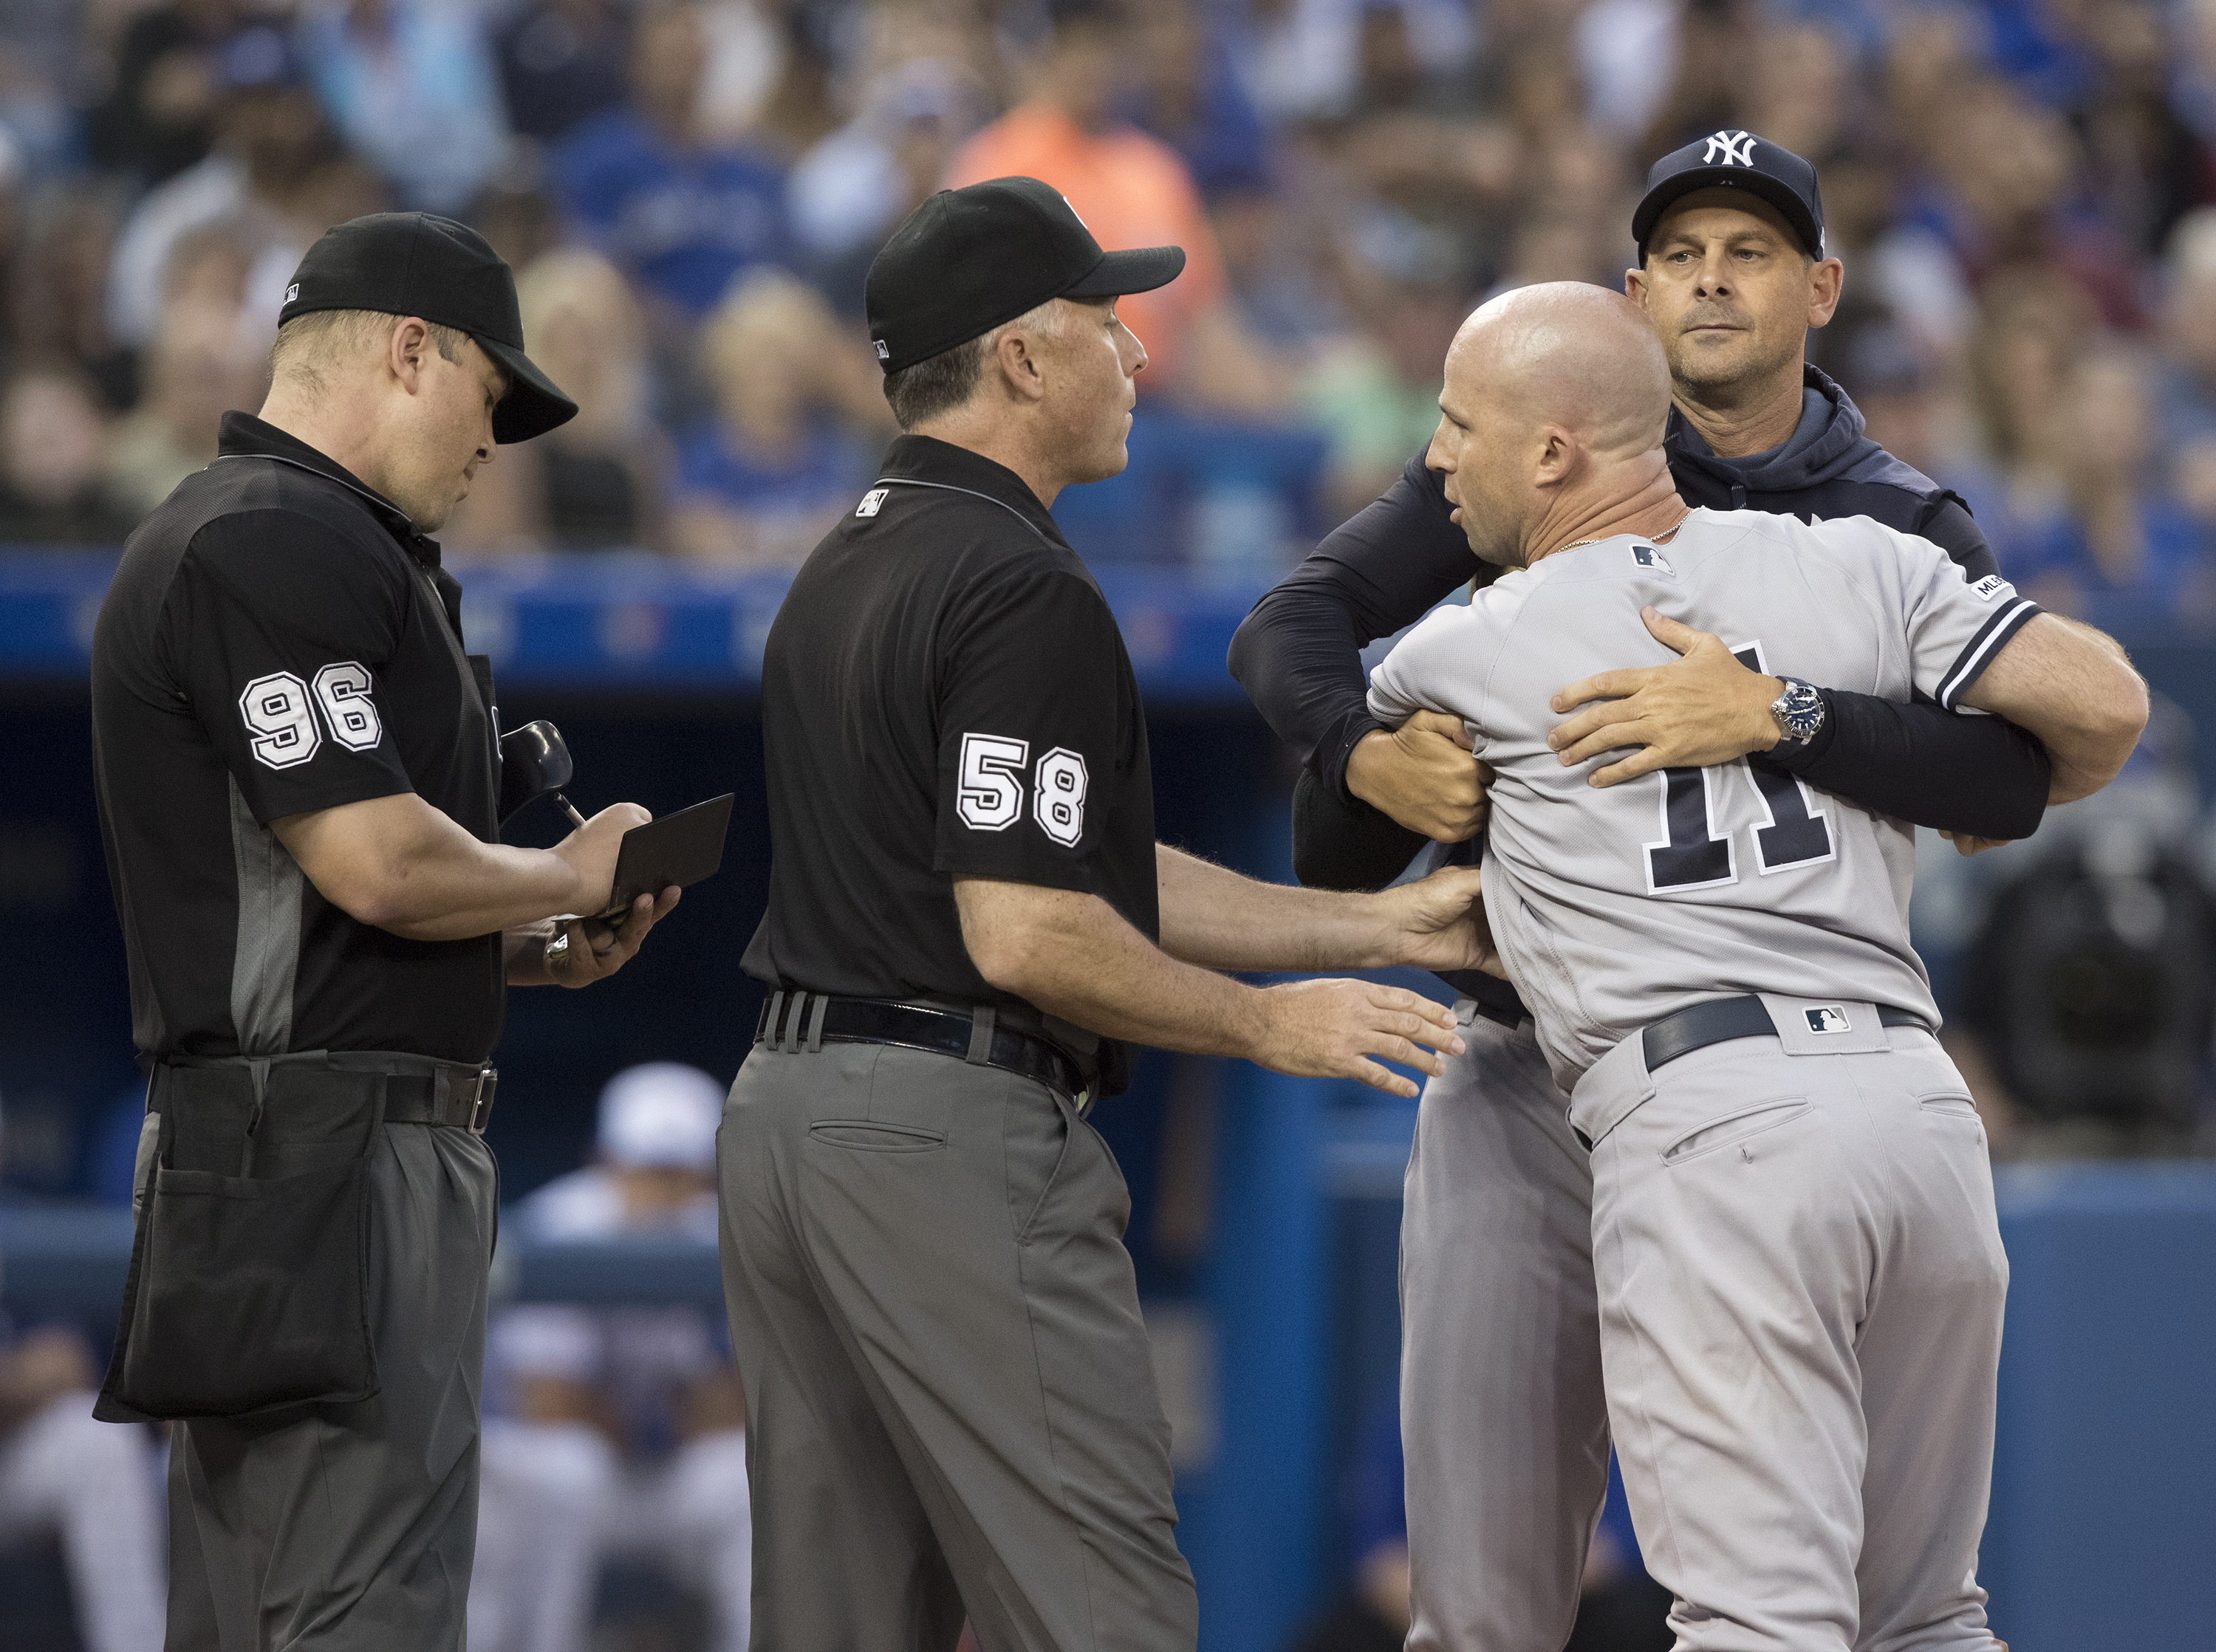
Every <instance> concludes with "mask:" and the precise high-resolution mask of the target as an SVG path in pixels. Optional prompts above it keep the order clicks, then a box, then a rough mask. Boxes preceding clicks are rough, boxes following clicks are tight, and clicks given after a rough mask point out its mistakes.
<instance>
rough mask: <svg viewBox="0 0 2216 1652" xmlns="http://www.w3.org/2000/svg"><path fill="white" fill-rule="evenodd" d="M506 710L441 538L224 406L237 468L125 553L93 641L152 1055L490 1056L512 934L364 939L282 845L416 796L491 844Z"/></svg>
mask: <svg viewBox="0 0 2216 1652" xmlns="http://www.w3.org/2000/svg"><path fill="white" fill-rule="evenodd" d="M490 701H491V679H490V676H489V672H487V671H486V670H485V669H484V666H483V662H482V660H476V661H473V660H471V659H469V658H468V657H466V656H465V654H463V652H462V633H461V587H460V586H458V585H457V584H455V582H454V580H453V579H452V576H451V575H449V574H446V573H445V572H443V571H442V570H441V569H440V566H439V548H438V546H437V545H436V544H434V543H433V542H432V541H430V540H429V539H427V538H425V537H422V535H420V534H418V533H416V531H415V530H414V529H413V527H412V526H411V525H409V520H408V519H407V517H406V516H404V515H403V514H402V513H401V512H400V511H399V510H398V509H397V507H394V506H393V505H392V504H391V502H390V501H386V500H385V499H383V498H380V497H379V495H378V494H374V493H372V491H370V489H369V488H366V487H364V486H363V485H362V484H361V483H360V482H359V481H357V480H356V479H355V478H354V477H353V476H350V475H348V473H347V471H346V470H343V469H342V467H340V466H339V465H337V464H334V463H333V462H332V461H331V460H329V459H328V458H324V457H323V455H322V454H321V453H319V452H317V451H316V450H315V449H313V448H311V447H309V446H308V445H305V443H302V442H299V441H297V440H295V439H293V438H292V437H290V436H288V435H286V433H284V432H282V431H280V430H278V429H277V428H275V427H274V426H271V425H268V424H265V423H263V422H262V421H261V420H259V419H255V418H252V417H249V415H245V414H243V413H232V414H227V415H225V418H224V421H223V433H222V439H221V445H220V447H219V453H218V457H217V458H216V459H215V460H214V461H213V462H212V464H209V465H208V467H207V468H206V470H200V471H198V472H196V473H195V474H194V475H193V476H188V477H187V478H186V479H185V480H184V481H183V482H180V483H179V484H178V485H177V489H176V491H175V493H173V494H170V495H169V498H168V499H167V500H165V501H163V503H162V504H161V506H160V507H157V509H156V510H155V512H154V513H153V514H152V515H151V516H150V517H148V518H147V519H146V520H145V522H144V523H142V524H140V525H139V530H138V531H137V532H135V533H133V534H132V536H131V537H130V540H129V541H128V543H127V544H126V545H125V547H124V552H123V562H122V566H121V567H120V568H119V569H118V570H117V572H116V575H115V581H114V585H113V586H110V587H109V589H108V599H107V601H106V602H105V603H103V604H102V606H101V611H100V621H99V623H98V625H97V627H96V628H95V631H94V633H93V649H92V716H93V762H94V767H95V778H96V780H97V783H98V787H99V795H100V814H101V826H102V834H103V836H104V838H105V841H106V846H107V851H108V875H109V878H110V879H111V881H113V883H114V890H115V903H116V911H117V913H118V915H119V916H120V918H121V919H122V923H123V936H124V943H125V946H126V950H127V952H128V954H129V958H130V967H131V1004H132V1031H133V1034H134V1036H135V1037H136V1039H137V1041H138V1045H139V1053H140V1058H141V1059H142V1060H146V1061H154V1060H160V1059H168V1058H175V1057H179V1056H188V1057H189V1056H226V1055H240V1054H246V1055H272V1054H281V1053H286V1052H287V1051H293V1050H317V1049H330V1050H398V1051H405V1052H409V1053H414V1054H418V1055H428V1056H435V1057H439V1058H440V1059H446V1060H453V1061H482V1060H483V1059H486V1058H487V1057H489V1055H490V1054H491V1053H492V1047H493V1045H494V1044H495V1043H496V1041H498V1039H499V1037H500V1027H501V1015H502V1004H503V1001H504V1000H503V994H504V992H505V991H506V988H505V986H504V984H503V969H502V958H501V937H499V936H498V935H488V936H482V937H477V938H476V939H474V940H468V941H441V942H426V941H408V940H403V939H402V938H401V937H398V936H397V935H393V934H391V933H389V932H388V931H386V930H379V929H375V928H372V927H371V926H370V925H368V924H360V923H357V922H356V921H355V920H354V918H350V917H348V915H347V914H346V913H345V912H342V911H341V910H340V909H339V908H338V907H336V906H332V905H331V904H330V903H329V902H328V901H326V900H324V899H323V897H322V896H321V895H320V894H317V891H316V887H315V885H313V884H312V883H311V882H309V881H308V880H307V879H306V878H305V877H304V876H303V875H301V872H300V869H299V865H298V864H297V863H295V862H294V861H293V859H292V856H291V855H289V854H288V853H286V850H285V847H284V845H283V844H280V842H279V841H278V840H277V838H276V837H275V835H274V833H272V832H270V831H269V830H268V824H269V822H270V821H272V820H278V819H280V818H282V817H283V816H286V815H288V814H305V813H308V812H309V811H311V810H315V809H326V808H336V807H338V806H340V805H342V804H345V803H358V802H361V801H365V800H366V799H369V798H372V797H389V796H393V795H397V794H399V793H402V792H409V791H412V792H416V793H417V794H419V795H421V796H422V798H423V800H424V801H426V802H428V803H429V804H430V805H431V806H432V807H433V808H436V809H439V810H440V811H442V812H443V813H445V814H447V815H449V816H451V817H452V819H453V820H457V821H459V823H460V824H461V825H462V826H464V827H465V828H466V829H467V830H468V831H469V832H471V833H472V834H473V835H475V836H476V837H477V838H481V839H483V840H484V841H486V842H488V843H489V842H491V841H493V840H494V838H496V835H497V832H498V821H497V820H496V808H497V804H498V798H499V791H498V783H497V776H496V763H497V761H498V754H497V748H496V746H495V744H494V733H493V722H492V714H491V710H490Z"/></svg>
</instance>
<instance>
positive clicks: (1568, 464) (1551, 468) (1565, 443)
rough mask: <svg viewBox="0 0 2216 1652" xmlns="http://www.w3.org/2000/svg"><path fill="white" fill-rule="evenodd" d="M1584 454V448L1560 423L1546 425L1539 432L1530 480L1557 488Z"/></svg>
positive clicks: (1573, 469)
mask: <svg viewBox="0 0 2216 1652" xmlns="http://www.w3.org/2000/svg"><path fill="white" fill-rule="evenodd" d="M1584 456H1585V450H1584V449H1583V448H1582V447H1580V446H1579V445H1578V443H1577V441H1576V439H1574V438H1573V437H1572V436H1571V434H1570V433H1569V432H1568V431H1567V430H1564V429H1563V428H1562V427H1560V425H1548V426H1546V427H1544V428H1542V430H1541V431H1540V432H1539V436H1538V447H1537V450H1536V452H1535V454H1534V455H1533V458H1532V463H1531V480H1532V481H1533V482H1536V483H1538V485H1539V486H1540V487H1542V488H1558V487H1560V485H1561V484H1562V483H1563V482H1567V481H1568V480H1569V479H1570V477H1571V476H1572V475H1573V474H1574V473H1575V471H1576V470H1577V468H1578V463H1579V460H1580V459H1582V458H1584Z"/></svg>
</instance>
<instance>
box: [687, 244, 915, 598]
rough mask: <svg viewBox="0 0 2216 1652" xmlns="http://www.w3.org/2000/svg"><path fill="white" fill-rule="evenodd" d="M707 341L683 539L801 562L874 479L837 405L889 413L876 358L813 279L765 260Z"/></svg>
mask: <svg viewBox="0 0 2216 1652" xmlns="http://www.w3.org/2000/svg"><path fill="white" fill-rule="evenodd" d="M701 347H702V353H703V355H704V357H705V365H706V367H707V370H708V377H709V384H710V388H711V391H712V393H713V396H714V398H715V411H714V413H713V415H711V417H709V418H707V419H705V420H704V421H702V422H701V423H699V425H697V426H695V427H693V429H692V430H691V431H689V432H687V433H686V434H685V436H684V437H683V438H682V439H680V442H679V444H678V450H677V508H676V519H675V539H676V544H677V548H678V549H679V550H680V551H682V552H684V553H685V554H686V555H687V556H695V557H699V558H700V559H701V560H703V561H707V562H722V563H726V564H730V565H735V566H741V567H748V568H797V567H798V566H799V565H800V563H801V562H803V561H805V560H806V558H807V556H808V553H809V551H810V550H813V549H815V546H816V541H817V540H818V539H820V538H822V537H823V535H824V534H825V533H826V532H828V531H829V529H830V527H831V525H832V524H833V523H834V521H836V520H837V519H838V518H839V516H840V513H843V512H844V511H846V510H847V509H848V508H850V507H852V506H853V501H855V499H857V498H858V497H859V490H860V488H861V485H862V483H863V482H865V481H867V480H868V476H867V466H868V465H869V463H870V461H871V458H874V457H875V455H874V454H873V453H872V452H871V451H869V450H868V448H867V447H866V445H865V444H864V443H863V442H862V441H860V440H859V439H857V438H856V436H855V434H854V433H853V431H852V430H851V429H850V428H848V427H847V425H846V423H844V422H842V420H841V415H842V414H843V415H845V417H846V420H849V421H851V420H854V419H856V418H857V417H858V415H859V416H863V417H869V418H872V419H875V420H877V421H883V418H884V416H885V415H884V412H883V397H882V395H881V394H880V392H879V390H878V389H877V386H876V385H873V384H871V383H870V380H871V378H874V377H875V376H876V373H875V368H874V366H873V365H872V364H871V363H870V362H869V361H868V359H867V358H866V356H865V353H864V352H863V351H862V349H861V347H860V346H859V345H858V344H857V343H855V342H854V341H853V340H851V339H849V338H848V337H847V336H846V335H844V334H843V333H842V332H841V331H840V328H839V324H838V321H837V319H836V318H835V317H834V316H833V315H832V314H831V311H830V308H829V306H828V305H827V304H825V303H824V301H823V299H822V297H821V296H820V295H819V294H818V293H817V292H816V290H815V289H814V288H812V287H809V286H804V285H803V284H802V283H801V282H799V281H797V280H796V279H793V278H792V277H791V276H790V275H785V274H782V273H776V272H772V271H766V270H765V271H762V272H760V273H757V274H754V275H751V276H749V277H748V278H747V279H746V280H745V281H743V282H742V284H741V285H740V286H738V287H737V288H736V289H735V290H734V291H733V292H732V293H731V295H730V297H729V298H726V299H725V300H724V301H723V304H722V305H721V307H719V308H718V309H717V311H716V313H715V314H714V315H713V316H711V317H710V318H709V320H708V322H707V324H706V325H705V327H704V328H703V329H702V340H701ZM873 404H874V405H873Z"/></svg>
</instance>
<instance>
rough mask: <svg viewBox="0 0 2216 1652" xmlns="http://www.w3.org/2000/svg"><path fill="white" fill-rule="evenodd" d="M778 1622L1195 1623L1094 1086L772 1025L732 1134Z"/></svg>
mask: <svg viewBox="0 0 2216 1652" xmlns="http://www.w3.org/2000/svg"><path fill="white" fill-rule="evenodd" d="M717 1160H718V1164H719V1166H720V1178H721V1183H722V1194H723V1197H722V1206H723V1219H722V1221H723V1280H724V1288H725V1292H726V1294H727V1297H728V1299H729V1306H730V1315H731V1335H732V1341H733V1343H734V1346H735V1348H736V1352H737V1355H738V1365H739V1372H740V1375H741V1377H742V1379H743V1380H744V1382H745V1384H746V1391H747V1452H748V1465H747V1466H748V1477H749V1480H750V1482H751V1485H752V1491H753V1496H754V1649H755V1652H855V1649H858V1648H867V1649H870V1652H948V1649H951V1648H952V1647H953V1645H954V1643H955V1640H956V1638H957V1636H958V1635H959V1633H960V1631H961V1627H962V1622H963V1617H964V1615H965V1613H966V1615H967V1616H968V1618H969V1620H970V1622H971V1624H972V1625H973V1626H974V1627H975V1629H976V1634H977V1639H978V1643H979V1644H980V1646H981V1647H982V1649H983V1652H1181V1649H1191V1647H1192V1645H1193V1643H1194V1639H1195V1636H1196V1633H1197V1617H1198V1613H1197V1604H1196V1600H1195V1596H1194V1593H1193V1586H1192V1575H1191V1571H1190V1570H1189V1569H1187V1567H1186V1565H1185V1560H1184V1557H1182V1556H1180V1555H1179V1552H1178V1550H1177V1545H1176V1543H1175V1542H1174V1540H1173V1529H1174V1527H1175V1526H1176V1522H1177V1512H1176V1508H1175V1507H1174V1505H1173V1502H1172V1500H1171V1474H1170V1454H1169V1427H1168V1424H1167V1422H1166V1421H1165V1420H1164V1417H1163V1414H1162V1407H1161V1402H1160V1398H1159V1397H1158V1396H1157V1395H1156V1392H1155V1388H1154V1371H1153V1366H1152V1363H1151V1360H1150V1358H1149V1355H1148V1348H1147V1339H1146V1330H1145V1327H1144V1326H1143V1325H1142V1323H1141V1321H1140V1318H1139V1303H1138V1293H1137V1289H1136V1283H1135V1281H1134V1279H1133V1275H1132V1270H1131V1260H1130V1255H1129V1254H1128V1253H1127V1252H1126V1251H1125V1250H1124V1249H1123V1225H1124V1223H1125V1221H1126V1220H1127V1219H1128V1218H1129V1216H1130V1197H1129V1194H1127V1192H1126V1190H1125V1188H1124V1185H1123V1175H1122V1173H1121V1171H1119V1170H1117V1165H1116V1161H1115V1159H1114V1158H1113V1157H1112V1156H1111V1154H1110V1152H1109V1151H1108V1148H1107V1145H1106V1144H1105V1143H1104V1142H1103V1141H1102V1140H1101V1139H1100V1138H1099V1134H1098V1133H1095V1132H1094V1130H1093V1127H1091V1126H1090V1125H1088V1124H1087V1123H1086V1122H1085V1121H1084V1120H1083V1119H1082V1118H1080V1116H1079V1115H1078V1112H1077V1109H1076V1107H1075V1104H1074V1102H1072V1100H1071V1099H1070V1098H1069V1097H1068V1096H1064V1095H1062V1094H1060V1093H1059V1092H1057V1091H1055V1090H1050V1089H1049V1088H1048V1087H1047V1086H1045V1085H1043V1084H1038V1083H1036V1082H1034V1081H1032V1080H1031V1079H1028V1078H1022V1077H1020V1076H1019V1075H1017V1074H1014V1073H1011V1072H1003V1071H1000V1069H997V1068H994V1067H989V1066H982V1065H971V1064H969V1063H966V1062H963V1061H960V1060H957V1059H954V1058H952V1057H951V1056H945V1055H936V1054H932V1053H927V1052H924V1051H920V1050H910V1049H904V1048H900V1047H891V1046H884V1045H873V1044H845V1043H827V1044H824V1045H823V1046H822V1047H821V1048H820V1049H817V1050H816V1051H814V1052H813V1053H810V1052H809V1051H807V1050H806V1049H805V1048H802V1049H794V1048H791V1047H785V1048H782V1049H773V1048H771V1047H768V1046H766V1045H764V1044H757V1045H756V1046H755V1047H754V1051H753V1053H751V1054H749V1055H748V1058H747V1061H746V1065H745V1066H743V1067H742V1068H741V1069H740V1071H739V1076H738V1078H737V1081H736V1083H735V1084H733V1085H732V1086H731V1096H730V1101H729V1104H728V1105H727V1106H726V1108H725V1109H724V1113H723V1128H722V1131H721V1133H720V1135H719V1138H718V1142H717Z"/></svg>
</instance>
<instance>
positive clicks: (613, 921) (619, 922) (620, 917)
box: [554, 791, 631, 930]
mask: <svg viewBox="0 0 2216 1652" xmlns="http://www.w3.org/2000/svg"><path fill="white" fill-rule="evenodd" d="M554 801H556V802H557V803H559V804H560V805H561V806H562V813H563V814H566V815H568V816H569V818H570V819H571V820H575V821H576V823H577V824H578V825H579V826H583V825H584V824H585V817H584V816H583V815H582V814H578V813H577V806H576V804H575V803H573V802H571V801H569V799H568V798H566V797H564V796H563V795H562V794H561V793H560V792H558V791H557V792H556V793H555V794H554ZM630 916H631V914H630V913H629V912H617V913H615V914H614V915H613V916H612V917H609V918H593V919H591V920H589V921H590V922H593V923H595V924H605V925H606V927H607V928H609V929H611V930H619V929H621V928H622V927H623V924H624V919H625V918H629V917H630Z"/></svg>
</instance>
